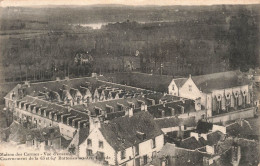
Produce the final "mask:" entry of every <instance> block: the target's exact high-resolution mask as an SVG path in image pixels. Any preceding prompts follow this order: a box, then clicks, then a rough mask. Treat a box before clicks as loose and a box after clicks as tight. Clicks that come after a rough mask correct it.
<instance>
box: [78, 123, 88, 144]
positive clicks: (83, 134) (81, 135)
mask: <svg viewBox="0 0 260 166" xmlns="http://www.w3.org/2000/svg"><path fill="white" fill-rule="evenodd" d="M78 133H79V144H78V145H80V144H81V143H82V142H83V141H85V139H86V138H87V137H88V135H89V128H87V127H86V128H81V129H80V130H79V132H78Z"/></svg>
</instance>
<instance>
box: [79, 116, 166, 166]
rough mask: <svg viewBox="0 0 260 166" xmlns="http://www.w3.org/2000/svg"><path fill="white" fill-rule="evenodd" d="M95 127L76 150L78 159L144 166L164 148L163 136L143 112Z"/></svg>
mask: <svg viewBox="0 0 260 166" xmlns="http://www.w3.org/2000/svg"><path fill="white" fill-rule="evenodd" d="M93 123H95V125H92V126H94V127H93V128H91V129H90V134H89V136H88V138H87V139H86V140H85V141H84V142H83V143H82V144H81V145H80V147H79V156H80V157H93V158H97V159H98V160H103V161H104V162H106V163H107V164H109V165H136V166H138V165H145V164H147V163H148V162H150V161H151V160H152V158H153V157H155V156H156V155H157V152H159V151H160V149H161V148H162V147H163V144H164V136H163V132H162V131H161V129H160V128H159V126H158V125H157V124H156V123H155V122H154V120H153V117H152V116H151V115H150V114H149V113H148V112H145V111H141V112H139V113H136V114H133V112H131V111H129V114H128V116H124V117H120V118H116V119H113V120H111V121H110V122H108V123H102V124H100V122H99V121H95V120H94V121H93Z"/></svg>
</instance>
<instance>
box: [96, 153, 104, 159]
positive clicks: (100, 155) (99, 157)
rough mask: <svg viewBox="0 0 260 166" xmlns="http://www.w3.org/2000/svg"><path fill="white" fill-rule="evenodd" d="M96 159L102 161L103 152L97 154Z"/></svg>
mask: <svg viewBox="0 0 260 166" xmlns="http://www.w3.org/2000/svg"><path fill="white" fill-rule="evenodd" d="M97 159H98V160H104V159H105V154H104V153H103V152H97Z"/></svg>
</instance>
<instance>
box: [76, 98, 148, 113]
mask: <svg viewBox="0 0 260 166" xmlns="http://www.w3.org/2000/svg"><path fill="white" fill-rule="evenodd" d="M139 100H140V101H143V102H145V103H146V104H148V103H147V100H146V99H145V98H143V97H137V98H122V99H114V100H107V101H100V102H95V103H88V104H87V105H84V104H82V105H75V106H72V108H74V109H76V110H81V111H85V110H89V111H90V112H91V114H92V115H95V114H96V113H95V108H100V109H102V110H103V111H106V109H107V107H113V108H114V111H113V112H118V111H122V110H120V108H119V107H118V105H124V106H126V107H129V106H130V105H129V103H134V104H135V107H136V108H139V107H140V106H139V103H138V101H139Z"/></svg>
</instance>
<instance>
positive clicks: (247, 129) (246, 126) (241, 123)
mask: <svg viewBox="0 0 260 166" xmlns="http://www.w3.org/2000/svg"><path fill="white" fill-rule="evenodd" d="M226 132H227V133H228V134H229V135H231V136H234V137H243V138H247V137H250V136H252V135H254V134H255V132H254V131H253V129H252V127H251V125H250V123H249V122H248V121H246V120H243V119H242V120H237V121H236V122H234V123H231V124H229V125H227V126H226Z"/></svg>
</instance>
